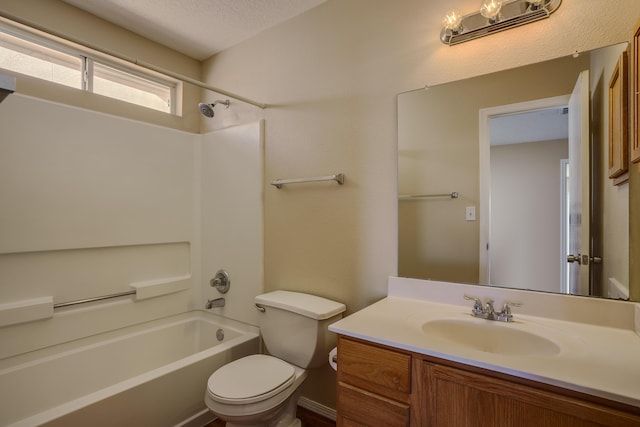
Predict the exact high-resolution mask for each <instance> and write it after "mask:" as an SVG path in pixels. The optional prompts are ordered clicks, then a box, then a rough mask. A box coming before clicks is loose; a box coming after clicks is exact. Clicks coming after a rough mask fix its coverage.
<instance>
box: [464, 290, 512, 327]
mask: <svg viewBox="0 0 640 427" xmlns="http://www.w3.org/2000/svg"><path fill="white" fill-rule="evenodd" d="M464 299H466V300H470V301H473V308H472V309H471V315H472V316H473V317H479V318H481V319H487V320H497V321H499V322H513V314H512V313H511V307H520V306H521V305H522V303H520V302H515V301H506V302H505V303H504V305H503V306H502V311H499V312H496V310H495V308H494V307H493V303H494V301H493V300H492V299H487V300H486V301H485V302H484V305H483V304H482V301H481V300H480V298H478V297H474V296H469V295H465V296H464Z"/></svg>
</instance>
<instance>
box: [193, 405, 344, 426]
mask: <svg viewBox="0 0 640 427" xmlns="http://www.w3.org/2000/svg"><path fill="white" fill-rule="evenodd" d="M296 415H297V416H298V418H300V421H302V427H336V422H335V421H332V420H330V419H328V418H325V417H323V416H322V415H318V414H316V413H315V412H312V411H309V410H308V409H304V408H301V407H300V406H298V412H297V414H296ZM205 427H224V422H223V421H220V420H215V421H213V422H211V423H209V424H207V425H206V426H205Z"/></svg>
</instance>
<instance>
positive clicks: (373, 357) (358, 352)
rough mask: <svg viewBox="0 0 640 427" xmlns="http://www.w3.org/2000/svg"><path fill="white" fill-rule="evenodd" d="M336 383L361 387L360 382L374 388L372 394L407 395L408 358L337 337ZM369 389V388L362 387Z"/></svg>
mask: <svg viewBox="0 0 640 427" xmlns="http://www.w3.org/2000/svg"><path fill="white" fill-rule="evenodd" d="M338 376H339V378H338V379H339V380H343V381H345V382H348V383H351V384H353V385H356V386H358V387H363V385H362V384H363V383H362V381H364V382H366V383H368V384H373V385H375V386H377V387H376V388H375V390H374V391H376V392H383V393H384V390H385V389H386V390H389V391H391V392H392V393H393V394H391V395H390V396H389V397H394V398H397V396H396V393H397V392H400V393H405V394H408V393H411V355H409V354H406V353H400V352H397V351H393V350H388V349H386V348H381V347H376V346H372V345H368V344H363V343H360V342H356V341H352V340H349V339H346V338H343V337H340V339H339V341H338ZM366 388H369V387H366Z"/></svg>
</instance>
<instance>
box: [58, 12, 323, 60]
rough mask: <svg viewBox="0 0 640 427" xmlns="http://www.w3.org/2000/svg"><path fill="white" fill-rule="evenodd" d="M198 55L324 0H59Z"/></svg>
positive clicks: (237, 40)
mask: <svg viewBox="0 0 640 427" xmlns="http://www.w3.org/2000/svg"><path fill="white" fill-rule="evenodd" d="M63 1H64V2H65V3H68V4H70V5H73V6H75V7H77V8H79V9H82V10H85V11H87V12H89V13H91V14H93V15H96V16H98V17H100V18H102V19H104V20H106V21H109V22H112V23H114V24H116V25H119V26H121V27H123V28H126V29H127V30H129V31H132V32H134V33H136V34H139V35H141V36H143V37H146V38H148V39H150V40H153V41H156V42H158V43H160V44H163V45H165V46H168V47H170V48H172V49H175V50H177V51H180V52H182V53H184V54H186V55H188V56H190V57H193V58H196V59H199V60H202V59H206V58H208V57H210V56H211V55H213V54H215V53H217V52H220V51H222V50H224V49H226V48H228V47H231V46H233V45H235V44H238V43H240V42H241V41H243V40H246V39H248V38H250V37H253V36H255V35H257V34H258V33H260V32H261V31H263V30H266V29H267V28H270V27H273V26H275V25H278V24H280V23H281V22H284V21H286V20H288V19H290V18H293V17H294V16H296V15H299V14H301V13H303V12H305V11H307V10H309V9H311V8H313V7H315V6H317V5H319V4H321V3H324V2H325V1H326V0H63Z"/></svg>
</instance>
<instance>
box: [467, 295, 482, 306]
mask: <svg viewBox="0 0 640 427" xmlns="http://www.w3.org/2000/svg"><path fill="white" fill-rule="evenodd" d="M464 299H466V300H468V301H473V302H474V305H473V308H482V301H480V298H478V297H474V296H472V295H467V294H464Z"/></svg>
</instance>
